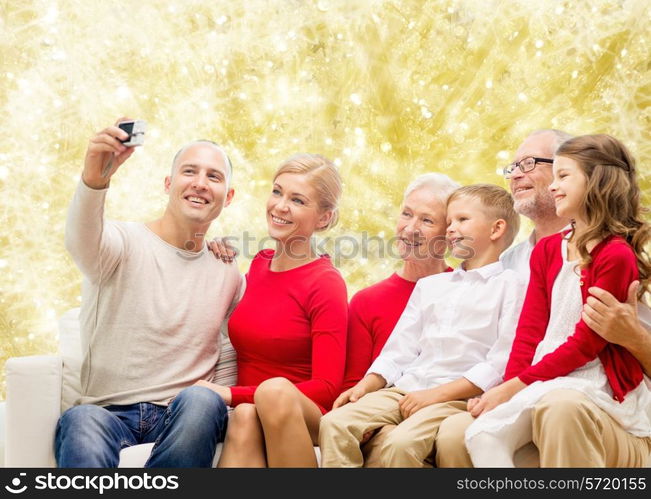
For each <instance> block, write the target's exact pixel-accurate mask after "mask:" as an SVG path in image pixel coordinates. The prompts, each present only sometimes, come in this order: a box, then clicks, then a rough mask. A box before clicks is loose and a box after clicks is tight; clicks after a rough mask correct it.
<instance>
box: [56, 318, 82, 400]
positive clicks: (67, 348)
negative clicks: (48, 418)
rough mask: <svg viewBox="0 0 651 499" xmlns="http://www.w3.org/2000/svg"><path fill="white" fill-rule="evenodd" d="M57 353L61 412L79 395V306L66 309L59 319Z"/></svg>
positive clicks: (80, 356)
mask: <svg viewBox="0 0 651 499" xmlns="http://www.w3.org/2000/svg"><path fill="white" fill-rule="evenodd" d="M59 353H60V355H61V357H63V381H62V386H61V412H63V411H65V410H66V409H68V408H70V407H72V406H73V405H74V403H75V402H76V401H77V400H78V399H79V397H80V396H81V381H80V378H79V373H80V372H81V359H82V355H81V334H80V328H79V308H73V309H71V310H68V311H67V312H66V313H65V314H63V315H62V316H61V318H60V319H59Z"/></svg>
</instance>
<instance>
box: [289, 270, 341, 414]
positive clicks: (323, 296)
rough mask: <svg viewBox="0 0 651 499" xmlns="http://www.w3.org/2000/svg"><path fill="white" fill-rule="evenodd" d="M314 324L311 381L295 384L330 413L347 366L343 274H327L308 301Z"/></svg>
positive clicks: (335, 272) (334, 272) (333, 271)
mask: <svg viewBox="0 0 651 499" xmlns="http://www.w3.org/2000/svg"><path fill="white" fill-rule="evenodd" d="M308 307H309V315H310V319H311V324H312V379H310V380H308V381H302V382H299V383H296V387H297V388H298V389H299V390H300V391H301V392H302V393H303V394H304V395H305V396H307V397H308V398H310V399H311V400H313V401H314V402H316V403H317V404H319V405H320V406H321V407H323V408H325V409H327V410H329V409H330V408H331V407H332V403H333V402H334V401H335V398H337V396H338V395H339V393H340V392H341V384H342V382H343V379H344V369H345V367H346V335H347V326H348V297H347V293H346V284H345V282H344V280H343V279H342V277H341V275H340V274H339V273H338V272H337V271H335V270H331V271H329V272H327V273H326V274H325V275H324V276H323V277H322V278H321V279H320V280H319V283H318V286H317V287H316V289H314V290H313V293H312V297H311V300H310V301H309V302H308Z"/></svg>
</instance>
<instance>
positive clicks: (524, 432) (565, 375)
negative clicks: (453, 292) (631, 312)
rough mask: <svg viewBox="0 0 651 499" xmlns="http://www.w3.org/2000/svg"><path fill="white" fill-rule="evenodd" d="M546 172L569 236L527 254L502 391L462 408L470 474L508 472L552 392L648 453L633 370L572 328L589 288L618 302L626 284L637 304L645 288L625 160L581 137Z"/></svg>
mask: <svg viewBox="0 0 651 499" xmlns="http://www.w3.org/2000/svg"><path fill="white" fill-rule="evenodd" d="M553 172H554V181H553V182H552V184H551V185H550V187H549V189H550V190H551V192H552V194H553V196H554V200H555V203H556V214H557V215H558V216H559V217H561V218H569V219H572V221H573V222H572V229H571V230H568V231H565V232H564V233H562V234H556V235H553V236H550V237H548V238H544V239H542V240H541V241H540V242H539V243H538V245H536V247H535V248H534V250H533V253H532V255H531V261H530V266H531V278H530V281H529V288H528V290H527V295H526V298H525V303H524V306H523V309H522V313H521V315H520V320H519V322H518V328H517V331H516V337H515V340H514V342H513V347H512V350H511V355H510V357H509V362H508V364H507V367H506V372H505V375H504V379H505V380H507V381H505V382H504V383H502V384H501V385H499V386H497V387H495V388H492V389H491V390H488V391H487V392H486V393H484V394H483V395H482V396H481V397H480V398H475V399H471V400H469V401H468V410H469V411H470V412H471V414H472V415H473V416H475V417H477V419H476V420H475V422H474V423H473V424H472V425H471V426H470V427H469V428H468V430H467V431H466V445H467V447H468V451H469V453H470V456H471V458H472V461H473V464H474V465H475V466H477V467H496V466H513V453H514V452H515V450H517V449H518V448H519V447H521V446H522V445H524V444H526V443H527V442H530V441H531V438H532V431H531V418H532V408H533V407H534V405H535V404H536V402H537V401H538V400H540V398H541V397H542V396H543V395H545V394H546V393H548V392H549V391H551V390H556V389H573V390H577V391H579V392H581V393H583V394H585V395H587V396H588V397H589V398H590V399H591V400H593V401H594V403H595V404H596V405H597V406H599V407H600V408H602V409H603V410H604V411H606V412H607V413H608V414H609V415H610V416H612V417H613V418H614V419H615V420H617V421H618V422H619V423H620V425H621V426H622V427H623V428H624V429H625V430H626V431H628V432H630V433H631V434H633V435H635V436H638V437H641V438H647V439H649V443H650V444H651V390H650V388H649V386H647V383H646V382H645V381H644V380H643V378H644V376H643V371H642V368H641V366H640V364H639V362H638V361H637V360H636V359H635V357H633V355H631V354H630V353H629V352H628V351H627V350H625V349H624V348H622V347H620V346H619V345H615V344H612V343H608V342H607V341H606V340H604V339H603V338H602V337H601V336H599V335H598V334H596V333H595V332H593V331H592V330H591V329H590V328H589V327H588V326H587V325H586V324H585V322H584V321H583V319H582V318H581V310H582V308H583V304H584V303H585V301H586V300H587V297H588V293H587V290H588V288H590V287H591V286H597V287H601V288H603V289H607V290H608V291H610V293H612V294H613V295H614V296H616V297H617V299H618V300H620V301H625V300H626V296H627V290H628V287H629V285H630V283H631V282H632V281H634V280H639V281H640V283H641V286H640V296H641V295H642V294H643V293H644V291H645V290H646V289H647V287H648V284H649V276H650V275H651V264H650V262H649V257H648V255H647V254H646V252H645V251H644V246H645V244H646V243H647V242H648V241H649V238H650V231H651V228H650V227H649V224H647V223H645V222H644V221H643V220H642V217H641V212H642V208H641V207H640V189H639V187H638V185H637V180H636V172H635V162H634V159H633V158H632V156H631V155H630V153H629V152H628V151H627V149H626V148H625V147H624V145H623V144H621V143H620V142H619V141H618V140H617V139H615V138H613V137H610V136H608V135H586V136H582V137H575V138H573V139H570V140H568V141H567V142H565V143H564V144H563V145H561V147H560V148H559V149H558V151H557V152H556V156H555V159H554V165H553ZM577 437H578V438H580V436H577Z"/></svg>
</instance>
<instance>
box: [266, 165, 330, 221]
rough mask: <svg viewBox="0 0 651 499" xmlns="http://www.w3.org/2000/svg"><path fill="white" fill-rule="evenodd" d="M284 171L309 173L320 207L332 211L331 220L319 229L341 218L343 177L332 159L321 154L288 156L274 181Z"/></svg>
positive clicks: (275, 175)
mask: <svg viewBox="0 0 651 499" xmlns="http://www.w3.org/2000/svg"><path fill="white" fill-rule="evenodd" d="M283 173H299V174H304V175H309V179H310V183H311V185H312V187H314V190H315V191H316V194H317V197H318V200H317V202H318V205H319V209H320V210H321V211H322V212H323V211H331V212H332V216H331V217H330V221H329V222H328V224H327V225H325V226H324V227H320V228H318V229H316V230H317V231H323V230H327V229H329V228H331V227H334V225H335V224H336V223H337V221H338V220H339V210H338V207H337V204H338V202H339V197H340V196H341V189H342V187H341V177H340V176H339V172H338V171H337V167H336V166H335V165H334V163H333V162H332V161H330V160H329V159H328V158H325V157H324V156H321V155H320V154H309V153H299V154H294V155H293V156H291V157H289V158H287V159H286V160H285V161H283V163H282V164H281V165H280V166H279V167H278V170H276V173H275V174H274V181H275V180H276V178H278V176H279V175H282V174H283Z"/></svg>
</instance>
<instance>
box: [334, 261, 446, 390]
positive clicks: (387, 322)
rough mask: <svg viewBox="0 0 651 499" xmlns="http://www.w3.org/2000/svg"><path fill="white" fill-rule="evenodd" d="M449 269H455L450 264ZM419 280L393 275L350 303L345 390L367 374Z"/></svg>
mask: <svg viewBox="0 0 651 499" xmlns="http://www.w3.org/2000/svg"><path fill="white" fill-rule="evenodd" d="M446 272H452V269H451V268H450V267H448V268H447V270H446ZM414 287H416V282H415V281H414V282H412V281H408V280H406V279H403V278H402V277H400V276H399V275H398V274H395V273H394V274H393V275H391V276H390V277H387V278H386V279H384V280H383V281H380V282H378V283H376V284H373V285H372V286H369V287H368V288H365V289H362V290H361V291H359V292H357V293H356V294H355V296H353V298H352V299H351V300H350V305H349V306H348V347H347V348H348V351H347V353H346V374H345V375H344V386H343V389H344V390H347V389H348V388H350V387H352V386H354V385H355V383H357V382H358V381H359V380H360V379H362V378H363V377H364V375H365V374H366V371H368V368H369V367H371V364H372V363H373V361H374V360H375V359H376V357H377V356H378V355H380V352H381V351H382V347H384V344H385V343H386V342H387V339H388V338H389V335H390V334H391V332H392V331H393V329H394V328H395V326H396V324H397V322H398V319H400V316H401V315H402V312H403V311H404V309H405V307H406V306H407V302H408V301H409V297H410V296H411V292H412V291H413V290H414Z"/></svg>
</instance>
